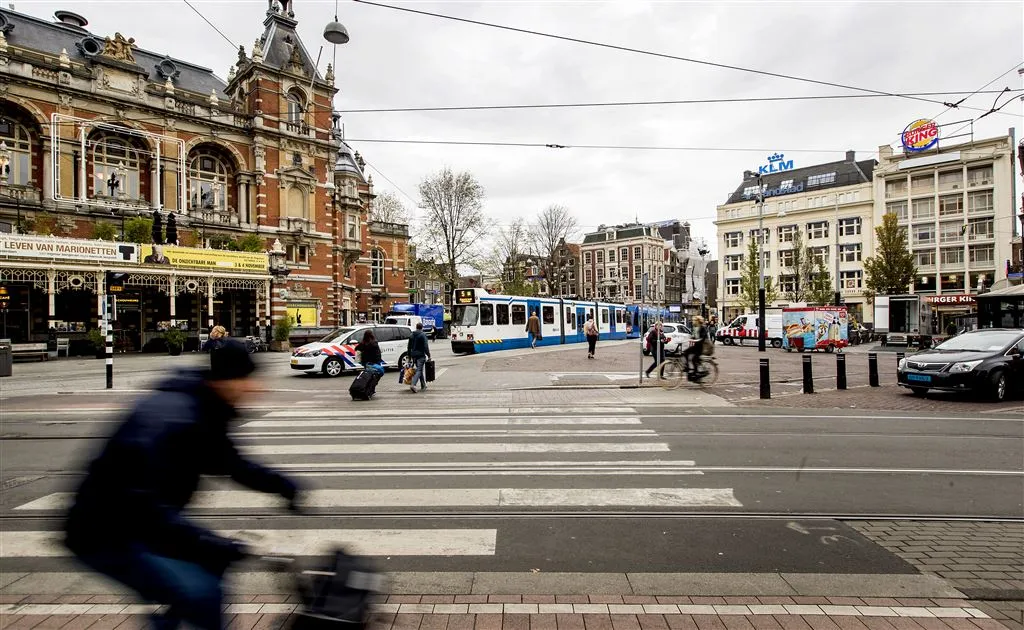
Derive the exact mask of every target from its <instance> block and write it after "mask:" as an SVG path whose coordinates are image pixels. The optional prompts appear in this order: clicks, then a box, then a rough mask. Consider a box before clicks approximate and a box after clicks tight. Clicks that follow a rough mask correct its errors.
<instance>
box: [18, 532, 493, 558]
mask: <svg viewBox="0 0 1024 630" xmlns="http://www.w3.org/2000/svg"><path fill="white" fill-rule="evenodd" d="M217 533H219V534H221V535H222V536H228V537H230V538H238V539H248V540H251V539H253V538H257V539H259V541H260V542H259V546H260V548H262V549H267V550H270V551H273V552H274V553H280V554H282V555H293V556H319V555H324V554H327V553H331V551H332V550H333V549H334V548H336V547H338V546H340V545H344V546H345V548H346V551H348V552H349V553H352V554H356V555H366V556H493V555H494V549H495V546H496V543H497V537H498V530H496V529H263V530H218V532H217ZM70 555H71V552H70V550H68V549H67V547H65V546H64V533H63V532H38V531H28V532H25V531H19V532H0V558H39V557H42V558H59V557H67V556H70Z"/></svg>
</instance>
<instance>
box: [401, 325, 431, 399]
mask: <svg viewBox="0 0 1024 630" xmlns="http://www.w3.org/2000/svg"><path fill="white" fill-rule="evenodd" d="M406 352H408V353H409V359H410V360H411V361H412V363H413V365H415V366H416V371H415V372H414V373H413V375H412V384H411V385H409V389H410V390H412V392H413V393H415V392H416V381H419V382H420V389H426V388H427V377H426V375H425V374H424V373H423V366H424V365H426V363H427V359H429V358H430V343H429V342H428V341H427V336H426V335H425V334H424V333H423V324H416V330H415V331H413V333H412V337H410V338H409V346H408V348H407V350H406Z"/></svg>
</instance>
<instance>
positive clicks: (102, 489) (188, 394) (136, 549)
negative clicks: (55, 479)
mask: <svg viewBox="0 0 1024 630" xmlns="http://www.w3.org/2000/svg"><path fill="white" fill-rule="evenodd" d="M255 369H256V366H255V365H254V364H253V362H252V359H251V358H250V356H249V353H248V352H247V351H246V349H245V346H243V345H242V344H241V343H240V342H238V341H236V340H234V339H228V340H225V342H224V344H223V345H222V346H220V347H219V348H217V349H215V350H214V351H213V352H211V354H210V369H209V370H208V371H204V372H194V373H182V374H181V375H179V376H177V377H175V378H172V379H170V380H168V381H167V382H165V383H163V384H162V385H160V386H159V387H158V388H157V390H156V391H155V392H153V393H152V394H150V395H148V396H146V397H144V398H143V399H142V400H140V401H139V402H138V403H137V404H136V406H135V408H134V409H133V410H132V411H131V412H130V414H129V415H128V418H127V420H125V422H124V423H123V424H122V425H121V426H120V427H119V428H118V430H117V432H116V433H115V434H114V436H113V437H112V438H111V439H110V441H109V442H108V443H107V445H106V447H105V448H104V450H103V452H102V453H101V454H100V456H99V457H98V458H97V459H96V460H95V461H94V462H93V463H92V464H91V465H90V467H89V471H88V474H87V476H86V478H85V481H84V482H83V483H82V485H81V487H80V488H79V490H78V494H77V496H76V498H75V503H74V506H73V507H72V508H71V511H70V513H69V514H68V520H67V538H66V544H67V546H68V547H69V548H70V549H71V551H73V552H74V553H75V555H76V556H78V558H79V559H80V560H82V561H83V562H85V564H87V565H89V566H90V567H91V568H93V569H95V570H97V571H99V572H100V573H103V574H105V575H107V576H109V577H111V578H113V579H114V580H117V581H119V582H122V583H123V584H125V585H127V586H129V587H131V588H132V589H134V590H135V591H137V592H138V593H139V594H140V595H141V596H142V597H144V598H146V599H147V600H150V601H153V602H155V603H158V604H165V605H167V606H168V607H169V608H168V612H167V613H166V614H164V615H159V616H157V617H154V620H153V623H154V627H156V628H159V629H169V628H175V627H177V626H178V624H179V623H180V622H181V621H186V622H188V623H190V624H192V625H194V626H196V627H199V628H204V629H219V628H221V626H222V622H221V600H222V590H221V579H222V577H223V574H224V571H225V570H226V569H227V567H228V566H229V565H230V564H231V563H232V562H235V561H237V560H240V559H242V558H243V557H244V556H245V546H244V545H243V544H242V543H240V542H237V541H234V540H231V539H229V538H224V537H222V536H219V535H217V534H215V533H214V532H212V531H209V530H207V529H205V528H203V527H201V526H199V525H197V524H195V523H193V522H191V521H190V520H188V519H187V518H185V517H184V516H183V515H182V510H183V509H184V508H185V506H186V505H187V504H188V503H189V501H190V500H191V497H192V494H193V493H194V492H195V490H196V487H197V486H198V484H199V479H200V476H201V475H226V476H230V477H231V478H232V479H234V480H235V481H237V482H239V483H241V484H243V485H245V486H248V487H250V488H252V489H254V490H260V491H263V492H268V493H276V494H280V495H281V496H282V497H284V498H285V499H287V500H288V501H289V507H290V508H291V509H292V510H296V509H297V505H298V504H297V492H296V486H295V484H294V483H293V482H291V481H289V480H288V479H287V478H285V477H284V476H282V475H280V474H278V473H277V472H274V471H272V470H270V469H267V468H264V467H263V466H261V465H259V464H257V463H255V462H251V461H247V460H245V459H243V458H242V456H241V455H240V454H239V453H238V451H237V450H236V449H235V446H234V444H232V442H231V439H230V437H228V427H229V423H230V421H231V420H232V419H233V418H234V417H235V416H236V411H235V405H236V404H238V403H239V402H241V401H242V400H243V399H245V398H247V397H249V396H251V395H252V393H253V392H255V391H256V387H257V385H258V383H257V382H256V379H254V378H251V375H252V373H253V371H255Z"/></svg>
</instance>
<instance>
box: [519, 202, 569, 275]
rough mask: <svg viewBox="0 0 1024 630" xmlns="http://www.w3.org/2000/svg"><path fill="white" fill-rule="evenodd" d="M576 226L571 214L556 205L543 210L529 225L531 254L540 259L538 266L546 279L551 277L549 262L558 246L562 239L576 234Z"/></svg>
mask: <svg viewBox="0 0 1024 630" xmlns="http://www.w3.org/2000/svg"><path fill="white" fill-rule="evenodd" d="M578 226H579V224H578V223H577V222H576V217H575V216H573V214H572V212H571V211H570V210H569V209H568V208H566V207H565V206H562V205H558V204H552V205H550V206H548V207H547V208H545V209H544V211H543V212H541V213H540V214H539V215H537V219H536V220H535V221H534V222H533V223H532V224H530V241H531V244H532V246H533V252H534V253H535V254H536V255H537V256H538V257H539V258H540V259H541V262H540V264H541V265H542V267H543V269H544V276H545V277H546V278H549V279H550V278H552V277H553V273H552V269H551V260H552V258H554V256H555V251H556V250H557V249H558V244H559V243H560V242H561V241H562V240H563V239H564V240H565V241H569V239H571V238H572V237H573V236H574V235H575V234H576V229H577V227H578Z"/></svg>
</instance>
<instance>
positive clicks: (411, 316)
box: [384, 303, 444, 339]
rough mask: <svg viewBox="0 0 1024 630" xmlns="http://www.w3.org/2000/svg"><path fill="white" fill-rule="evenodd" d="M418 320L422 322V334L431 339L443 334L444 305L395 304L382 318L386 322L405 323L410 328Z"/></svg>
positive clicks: (413, 326)
mask: <svg viewBox="0 0 1024 630" xmlns="http://www.w3.org/2000/svg"><path fill="white" fill-rule="evenodd" d="M417 318H418V319H417ZM420 322H422V323H423V332H424V334H426V335H427V336H428V337H430V338H431V339H437V337H438V336H439V335H444V306H442V305H440V304H405V303H403V304H395V305H393V306H392V307H391V311H390V312H389V313H388V314H387V318H386V319H385V320H384V323H386V324H399V325H406V326H409V327H410V328H415V325H416V324H417V323H420ZM410 324H411V325H410Z"/></svg>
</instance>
